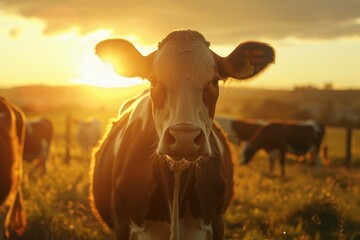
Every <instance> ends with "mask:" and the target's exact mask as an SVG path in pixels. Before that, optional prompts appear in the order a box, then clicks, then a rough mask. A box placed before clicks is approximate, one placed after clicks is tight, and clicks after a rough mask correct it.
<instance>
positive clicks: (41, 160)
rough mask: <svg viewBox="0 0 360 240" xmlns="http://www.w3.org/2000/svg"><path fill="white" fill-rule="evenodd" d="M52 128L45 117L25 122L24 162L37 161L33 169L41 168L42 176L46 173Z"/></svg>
mask: <svg viewBox="0 0 360 240" xmlns="http://www.w3.org/2000/svg"><path fill="white" fill-rule="evenodd" d="M53 128H54V127H53V124H52V122H51V121H50V119H48V118H46V117H41V118H35V119H31V120H28V121H27V122H26V132H25V143H24V160H25V161H28V162H30V161H34V160H37V163H36V166H35V167H41V168H42V171H43V174H45V173H46V162H47V159H48V157H49V152H50V146H51V141H52V138H53V133H54V130H53ZM33 170H35V168H34V169H33ZM33 170H32V171H31V173H30V174H32V172H33Z"/></svg>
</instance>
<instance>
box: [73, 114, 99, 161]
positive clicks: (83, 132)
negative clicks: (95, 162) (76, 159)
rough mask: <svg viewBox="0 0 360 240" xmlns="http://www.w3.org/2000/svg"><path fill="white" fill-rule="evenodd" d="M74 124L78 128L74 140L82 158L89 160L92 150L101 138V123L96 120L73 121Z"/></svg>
mask: <svg viewBox="0 0 360 240" xmlns="http://www.w3.org/2000/svg"><path fill="white" fill-rule="evenodd" d="M74 122H75V123H76V124H77V127H78V128H77V132H76V138H77V140H78V143H79V145H80V148H81V150H82V157H83V159H87V160H89V158H90V154H91V151H92V149H93V148H94V147H95V146H96V145H97V144H98V142H99V140H100V137H101V123H100V121H99V120H98V119H96V118H88V119H86V120H82V119H75V120H74Z"/></svg>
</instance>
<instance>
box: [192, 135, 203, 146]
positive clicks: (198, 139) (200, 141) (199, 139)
mask: <svg viewBox="0 0 360 240" xmlns="http://www.w3.org/2000/svg"><path fill="white" fill-rule="evenodd" d="M204 140H205V138H204V133H203V132H202V131H199V134H198V135H197V136H196V137H195V139H194V143H195V144H196V145H198V146H200V145H201V144H203V143H204Z"/></svg>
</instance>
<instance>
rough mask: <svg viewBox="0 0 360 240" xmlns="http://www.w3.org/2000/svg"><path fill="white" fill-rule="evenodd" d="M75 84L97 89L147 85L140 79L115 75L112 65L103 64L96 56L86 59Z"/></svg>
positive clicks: (74, 81)
mask: <svg viewBox="0 0 360 240" xmlns="http://www.w3.org/2000/svg"><path fill="white" fill-rule="evenodd" d="M72 82H73V83H77V84H85V85H91V86H97V87H105V88H111V87H129V86H133V85H138V84H142V83H145V82H146V81H144V80H142V79H140V78H126V77H122V76H119V75H118V74H116V73H115V71H114V70H113V68H112V66H111V65H110V64H105V63H103V62H102V61H101V60H100V59H99V58H98V57H97V56H96V55H95V54H93V55H91V56H88V57H86V58H85V59H84V61H83V63H82V66H81V67H80V77H79V78H76V79H73V80H72Z"/></svg>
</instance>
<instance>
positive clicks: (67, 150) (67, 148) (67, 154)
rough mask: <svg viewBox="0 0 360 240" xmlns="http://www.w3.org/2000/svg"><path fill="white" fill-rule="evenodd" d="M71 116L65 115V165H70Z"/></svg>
mask: <svg viewBox="0 0 360 240" xmlns="http://www.w3.org/2000/svg"><path fill="white" fill-rule="evenodd" d="M70 133H71V115H70V114H67V115H66V128H65V159H64V162H65V163H66V164H69V163H70V139H71V135H70Z"/></svg>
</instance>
